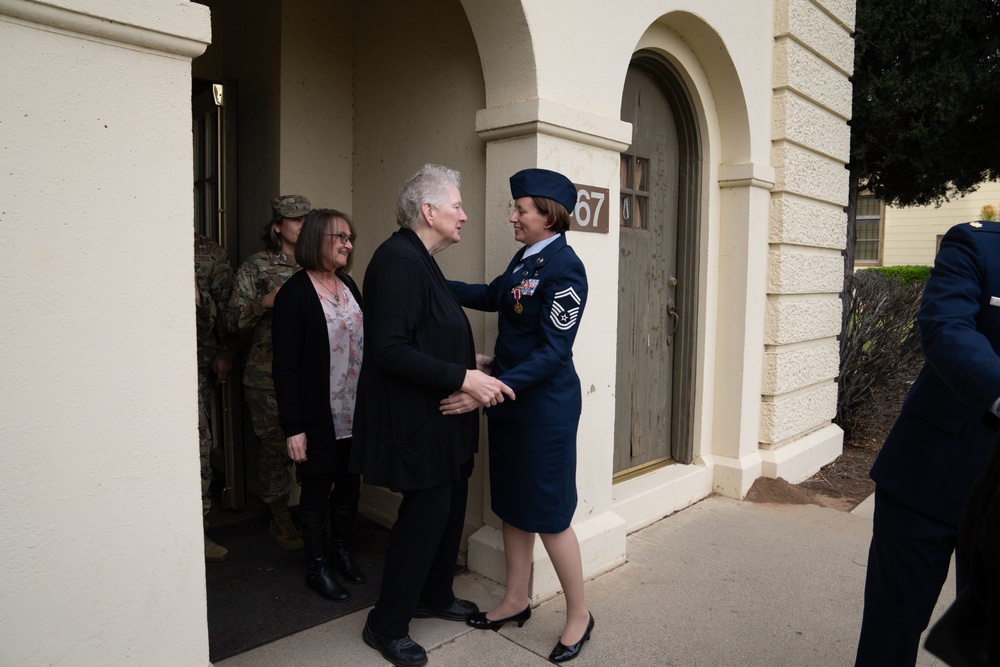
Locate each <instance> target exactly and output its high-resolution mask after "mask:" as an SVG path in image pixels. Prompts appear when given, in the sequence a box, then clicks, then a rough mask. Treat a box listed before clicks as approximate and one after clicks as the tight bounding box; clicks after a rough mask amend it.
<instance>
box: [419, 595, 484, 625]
mask: <svg viewBox="0 0 1000 667" xmlns="http://www.w3.org/2000/svg"><path fill="white" fill-rule="evenodd" d="M478 613H479V607H477V606H476V603H475V602H470V601H468V600H463V599H461V598H455V599H454V600H452V602H451V604H450V605H448V606H447V607H434V606H431V605H429V604H424V603H423V602H418V603H417V610H416V611H415V612H413V618H443V619H444V620H446V621H465V620H468V618H469V617H470V616H472V615H473V614H478Z"/></svg>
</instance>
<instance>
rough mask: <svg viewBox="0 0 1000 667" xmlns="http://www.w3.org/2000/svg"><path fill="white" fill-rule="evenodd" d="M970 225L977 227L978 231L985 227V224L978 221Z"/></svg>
mask: <svg viewBox="0 0 1000 667" xmlns="http://www.w3.org/2000/svg"><path fill="white" fill-rule="evenodd" d="M969 225H971V226H972V227H975V228H976V229H979V228H980V227H982V226H983V223H981V222H977V221H972V222H970V223H969Z"/></svg>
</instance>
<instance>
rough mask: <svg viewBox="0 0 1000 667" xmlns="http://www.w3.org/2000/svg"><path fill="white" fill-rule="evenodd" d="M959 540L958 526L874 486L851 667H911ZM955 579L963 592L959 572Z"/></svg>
mask: <svg viewBox="0 0 1000 667" xmlns="http://www.w3.org/2000/svg"><path fill="white" fill-rule="evenodd" d="M957 541H958V528H957V527H956V526H952V525H951V524H948V523H944V522H942V521H938V520H936V519H932V518H931V517H929V516H927V515H925V514H922V513H921V512H918V511H916V510H915V509H913V508H911V507H909V506H908V505H905V504H903V503H901V502H899V501H898V500H896V499H895V498H894V497H892V496H891V495H889V494H888V493H886V492H885V491H882V490H881V489H879V488H878V487H876V489H875V516H874V519H873V522H872V543H871V547H870V548H869V550H868V574H867V576H866V579H865V610H864V616H863V618H862V620H861V638H860V640H859V641H858V653H857V658H856V661H855V663H854V664H855V667H913V665H914V664H915V663H916V661H917V650H918V649H919V644H920V634H921V633H922V632H923V631H924V630H925V629H926V628H927V624H928V623H929V622H930V618H931V613H932V612H933V611H934V605H936V604H937V600H938V596H939V595H940V593H941V586H942V585H944V582H945V579H947V577H948V566H949V564H950V562H951V555H952V553H953V552H954V551H955V545H956V543H957ZM956 574H957V575H958V579H959V582H958V583H959V585H958V590H961V588H962V586H961V585H962V583H963V582H962V581H961V574H962V573H961V572H957V573H956Z"/></svg>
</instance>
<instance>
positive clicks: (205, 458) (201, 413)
mask: <svg viewBox="0 0 1000 667" xmlns="http://www.w3.org/2000/svg"><path fill="white" fill-rule="evenodd" d="M194 275H195V321H196V324H197V331H198V440H199V444H200V450H201V452H200V453H201V507H202V513H203V514H205V515H207V514H208V510H209V509H211V507H212V497H211V494H210V491H209V487H210V486H211V484H212V466H211V463H210V461H209V455H210V454H211V452H212V429H211V425H210V424H209V419H208V406H209V405H210V404H211V396H212V375H213V374H214V375H215V380H216V381H217V382H225V381H226V378H227V377H228V375H229V371H230V370H232V367H233V348H232V344H231V342H230V341H227V340H225V339H224V337H223V336H222V335H221V334H220V329H221V327H219V326H216V325H217V324H220V323H221V322H220V319H219V315H221V314H222V311H223V309H224V308H225V306H226V304H227V303H229V297H230V295H231V294H232V291H233V265H232V264H230V262H229V256H228V255H227V254H226V251H225V250H224V249H223V248H222V246H220V245H219V244H218V243H216V242H215V241H213V240H211V239H209V238H206V237H204V236H202V235H201V234H199V233H198V232H195V233H194ZM205 526H206V527H207V526H208V524H207V522H206V523H205ZM228 557H229V550H228V549H226V548H225V547H223V546H219V545H218V544H216V543H215V542H213V541H212V540H211V539H209V537H208V536H207V535H206V536H205V560H206V561H207V562H210V563H217V562H220V561H224V560H226V558H228Z"/></svg>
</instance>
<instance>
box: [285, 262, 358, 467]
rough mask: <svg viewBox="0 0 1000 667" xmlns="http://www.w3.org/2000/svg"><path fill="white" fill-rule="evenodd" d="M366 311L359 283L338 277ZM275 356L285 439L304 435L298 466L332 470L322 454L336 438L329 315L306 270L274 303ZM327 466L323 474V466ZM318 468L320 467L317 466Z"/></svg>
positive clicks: (348, 277)
mask: <svg viewBox="0 0 1000 667" xmlns="http://www.w3.org/2000/svg"><path fill="white" fill-rule="evenodd" d="M339 277H340V279H341V280H343V281H344V284H345V285H347V288H348V289H349V290H350V291H351V294H352V295H353V296H354V298H355V299H356V300H357V302H358V306H359V307H361V309H362V310H364V302H363V301H362V299H361V292H360V291H359V290H358V286H357V284H356V283H355V282H354V280H352V279H351V277H350V276H348V275H346V274H344V275H341V276H339ZM271 338H272V344H273V357H272V359H271V374H272V375H273V377H274V395H275V398H276V399H277V401H278V421H279V423H280V424H281V429H282V430H283V431H284V432H285V437H291V436H293V435H297V434H299V433H305V434H306V456H307V460H306V461H305V462H303V463H300V464H298V466H299V472H301V473H304V474H311V473H313V472H324V471H326V470H330V469H333V468H334V467H335V466H334V465H329V464H328V462H326V458H327V457H326V456H325V455H324V453H322V452H320V451H318V450H317V446H319V445H321V444H323V443H330V444H332V443H333V442H334V441H335V440H336V439H337V434H336V433H335V432H334V428H333V415H332V413H331V412H330V337H329V336H328V335H327V327H326V316H325V315H324V314H323V306H322V304H320V301H319V296H318V295H317V294H316V288H315V287H313V284H312V281H311V280H309V275H308V274H307V273H306V272H305V271H297V272H296V273H295V274H294V275H293V276H292V277H291V278H289V279H288V280H287V281H286V282H285V284H284V285H282V287H281V289H280V290H279V291H278V294H277V296H276V297H275V299H274V311H273V318H272V322H271ZM321 461H323V466H322V468H323V469H317V470H311V468H317V467H319V465H318V464H319V463H320V462H321ZM313 464H317V465H313Z"/></svg>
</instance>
